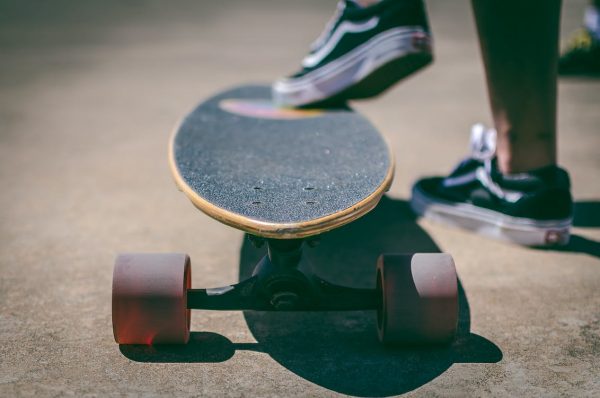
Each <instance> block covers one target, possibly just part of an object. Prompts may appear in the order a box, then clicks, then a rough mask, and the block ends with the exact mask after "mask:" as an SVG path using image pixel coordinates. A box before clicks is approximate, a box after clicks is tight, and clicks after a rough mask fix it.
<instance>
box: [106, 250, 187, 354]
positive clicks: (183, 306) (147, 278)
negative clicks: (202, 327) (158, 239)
mask: <svg viewBox="0 0 600 398" xmlns="http://www.w3.org/2000/svg"><path fill="white" fill-rule="evenodd" d="M190 287H191V265H190V258H189V257H188V255H187V254H182V253H165V254H146V253H143V254H142V253H127V254H120V255H119V256H118V257H117V259H116V261H115V268H114V272H113V289H112V320H113V332H114V336H115V340H116V342H117V343H119V344H185V343H187V341H188V339H189V337H190V315H191V313H190V310H189V309H188V308H187V290H188V289H190Z"/></svg>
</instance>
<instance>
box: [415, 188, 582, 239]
mask: <svg viewBox="0 0 600 398" xmlns="http://www.w3.org/2000/svg"><path fill="white" fill-rule="evenodd" d="M410 205H411V207H412V209H413V211H414V212H415V213H416V214H417V215H419V216H422V217H425V218H428V219H431V220H433V221H437V222H440V223H443V224H447V225H451V226H455V227H459V228H463V229H467V230H470V231H474V232H476V233H478V234H480V235H484V236H487V237H490V238H494V239H498V240H503V241H508V242H512V243H517V244H520V245H524V246H562V245H566V244H568V243H569V238H570V230H571V225H572V222H573V220H572V218H566V219H562V220H543V221H538V220H532V219H528V218H520V217H512V216H508V215H506V214H502V213H499V212H496V211H493V210H489V209H485V208H481V207H477V206H473V205H470V204H468V203H453V202H447V201H440V200H439V199H433V198H431V197H430V196H428V195H427V194H426V193H424V192H422V191H421V190H420V189H418V188H417V187H416V186H415V187H413V189H412V198H411V201H410Z"/></svg>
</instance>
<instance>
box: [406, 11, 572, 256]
mask: <svg viewBox="0 0 600 398" xmlns="http://www.w3.org/2000/svg"><path fill="white" fill-rule="evenodd" d="M472 2H473V9H474V13H475V19H476V23H477V28H478V31H479V40H480V44H481V51H482V55H483V60H484V65H485V71H486V77H487V83H488V92H489V99H490V105H491V108H492V115H493V118H494V124H495V126H496V129H485V128H484V127H483V126H481V125H477V126H475V127H474V128H473V131H472V135H471V155H470V156H469V157H468V158H467V159H465V160H463V161H462V162H461V163H460V164H459V165H458V166H457V167H456V168H455V169H454V171H452V172H451V173H450V175H448V176H443V177H442V176H435V177H427V178H422V179H420V180H419V181H417V182H416V183H415V184H414V186H413V190H412V198H411V206H412V208H413V210H414V211H415V212H416V213H417V214H418V215H421V216H425V217H428V218H431V219H434V220H437V221H442V222H445V223H447V224H451V225H454V226H459V227H462V228H466V229H470V230H473V231H476V232H477V233H480V234H482V235H487V236H491V237H494V238H499V239H503V240H508V241H512V242H516V243H520V244H523V245H530V246H544V245H557V244H558V245H560V244H566V243H568V241H569V234H570V227H571V223H572V204H573V201H572V198H571V193H570V182H569V176H568V173H567V172H566V171H565V170H563V169H561V168H560V167H558V166H557V165H556V69H557V57H558V31H559V17H560V5H561V4H560V0H546V1H544V2H531V1H521V0H472Z"/></svg>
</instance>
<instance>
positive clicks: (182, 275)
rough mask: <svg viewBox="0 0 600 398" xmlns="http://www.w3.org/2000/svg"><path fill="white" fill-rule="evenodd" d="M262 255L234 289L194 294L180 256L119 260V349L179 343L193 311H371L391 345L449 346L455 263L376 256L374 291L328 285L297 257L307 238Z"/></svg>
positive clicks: (271, 242) (276, 243)
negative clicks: (139, 345) (445, 344)
mask: <svg viewBox="0 0 600 398" xmlns="http://www.w3.org/2000/svg"><path fill="white" fill-rule="evenodd" d="M265 242H266V244H267V248H268V251H267V255H265V256H264V257H263V258H262V259H261V260H260V261H259V262H258V264H257V265H256V267H255V269H254V272H253V274H252V276H251V277H250V278H248V279H246V280H244V281H242V282H239V283H237V284H234V285H229V286H224V287H219V288H212V289H192V288H191V265H190V260H189V257H188V256H187V255H185V254H179V253H166V254H144V253H134V254H121V255H119V256H118V257H117V260H116V263H115V269H114V275H113V331H114V335H115V340H116V341H117V342H118V343H119V344H165V343H178V344H184V343H186V342H187V341H188V339H189V330H190V323H191V322H190V310H191V309H201V310H244V311H246V310H254V311H349V310H376V311H377V326H378V332H379V338H380V340H381V341H382V342H383V343H389V344H415V343H416V344H439V343H448V342H449V341H451V340H452V338H453V336H454V334H455V331H456V325H457V319H458V316H457V314H458V291H457V280H456V271H455V267H454V262H453V260H452V257H451V256H449V255H447V254H443V253H427V254H395V255H381V256H380V257H379V259H378V261H377V278H376V284H375V288H371V289H359V288H351V287H344V286H338V285H335V284H332V283H330V282H327V281H325V280H323V279H321V278H319V277H318V276H316V275H314V274H313V273H312V271H311V268H312V267H311V266H310V263H309V262H308V260H307V259H306V258H305V257H304V256H302V250H303V246H304V243H306V242H305V240H304V239H287V240H283V239H265Z"/></svg>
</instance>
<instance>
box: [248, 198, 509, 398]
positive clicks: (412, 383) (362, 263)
mask: <svg viewBox="0 0 600 398" xmlns="http://www.w3.org/2000/svg"><path fill="white" fill-rule="evenodd" d="M439 251H440V250H439V248H438V247H437V245H436V244H435V243H434V242H433V240H432V239H431V238H430V237H429V235H427V233H426V232H425V231H424V230H423V229H421V228H420V227H419V226H418V224H417V223H416V222H415V216H414V215H413V213H412V211H411V210H410V208H409V206H408V204H407V203H406V202H405V201H398V200H392V199H389V198H387V197H384V198H383V199H382V200H381V202H380V204H379V205H378V206H377V207H376V208H375V209H374V210H373V211H372V212H370V213H369V214H368V215H366V216H365V217H363V218H361V219H359V220H357V221H355V222H353V223H351V224H349V225H347V226H345V227H342V228H339V229H337V230H334V231H332V232H329V233H327V234H325V235H323V237H322V240H321V244H320V245H319V246H318V247H317V248H315V249H307V250H305V255H306V256H308V257H309V258H310V259H311V260H312V263H313V264H314V265H315V269H314V271H315V273H317V274H318V275H319V276H321V277H323V278H324V279H326V280H329V281H332V282H334V283H336V284H341V285H346V286H353V287H373V286H374V281H375V262H376V259H377V257H378V256H379V255H380V254H381V253H403V252H406V253H408V252H439ZM263 255H264V250H258V249H255V248H254V247H253V246H252V245H251V244H250V243H248V242H247V241H245V242H244V243H243V245H242V248H241V255H240V279H244V278H247V277H249V276H250V275H251V273H252V270H253V268H254V265H255V264H256V262H257V261H258V260H259V259H260V258H261V257H262V256H263ZM244 316H245V318H246V321H247V323H248V327H249V328H250V331H251V332H252V334H253V335H254V337H255V338H256V340H257V342H258V347H259V348H260V350H261V351H263V352H265V353H267V354H269V355H270V356H271V357H272V358H273V359H274V360H276V361H277V362H279V363H280V364H281V365H283V366H284V367H286V368H287V369H289V370H290V371H292V372H294V373H296V374H297V375H299V376H301V377H303V378H305V379H307V380H309V381H311V382H313V383H316V384H318V385H320V386H322V387H325V388H328V389H330V390H333V391H336V392H339V393H342V394H348V395H355V396H389V395H397V394H401V393H404V392H408V391H411V390H414V389H416V388H418V387H420V386H422V385H424V384H425V383H427V382H429V381H431V380H433V379H434V378H436V377H437V376H439V375H440V374H442V373H443V372H444V371H446V370H447V369H448V368H449V367H450V366H451V365H452V364H454V363H460V362H468V363H473V362H474V363H492V362H498V361H500V360H501V359H502V352H501V351H500V349H499V348H498V347H497V346H496V345H495V344H494V343H492V342H490V341H489V340H487V339H485V338H483V337H481V336H478V335H476V334H473V333H471V332H470V323H471V317H470V310H469V303H468V299H467V296H466V294H465V291H464V289H463V288H462V285H461V284H460V281H459V330H458V336H457V339H456V341H455V342H454V343H453V344H452V345H451V346H449V347H433V348H431V347H429V348H424V347H422V348H404V349H401V348H397V349H390V348H386V347H384V346H382V345H381V344H380V343H379V341H378V339H377V331H376V326H375V325H376V321H375V312H374V311H356V312H329V313H269V312H250V311H247V312H245V313H244Z"/></svg>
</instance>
